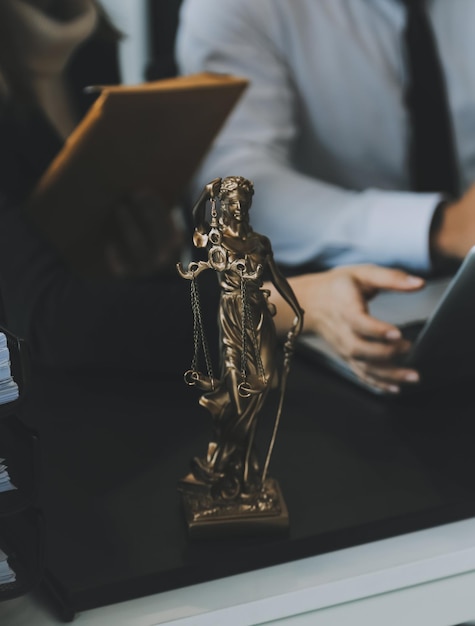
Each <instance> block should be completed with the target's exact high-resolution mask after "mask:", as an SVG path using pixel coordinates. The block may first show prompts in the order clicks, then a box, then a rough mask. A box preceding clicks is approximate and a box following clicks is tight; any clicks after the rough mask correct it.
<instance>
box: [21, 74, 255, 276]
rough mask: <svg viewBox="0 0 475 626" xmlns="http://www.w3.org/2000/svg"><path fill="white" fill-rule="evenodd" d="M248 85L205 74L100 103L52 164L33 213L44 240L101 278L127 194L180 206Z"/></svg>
mask: <svg viewBox="0 0 475 626" xmlns="http://www.w3.org/2000/svg"><path fill="white" fill-rule="evenodd" d="M247 84H248V81H247V80H246V79H243V78H238V77H234V76H228V75H223V74H211V73H201V74H194V75H189V76H180V77H176V78H172V79H166V80H160V81H155V82H150V83H144V84H141V85H137V86H120V85H119V86H104V87H95V88H92V89H97V90H99V91H100V95H99V97H98V98H97V100H96V101H95V102H94V104H93V105H92V106H91V108H90V109H89V111H88V113H87V114H86V115H85V117H84V118H83V120H82V121H81V122H80V123H79V125H78V126H77V127H76V129H75V130H74V131H73V133H72V134H71V135H70V137H69V138H68V139H67V141H66V143H65V145H64V147H63V148H62V150H61V151H60V153H59V154H58V155H57V157H56V158H55V159H54V161H53V162H52V163H51V165H50V166H49V168H48V169H47V171H46V172H45V174H44V175H43V177H42V178H41V179H40V181H39V183H38V185H37V187H36V188H35V190H34V191H33V194H32V196H31V198H30V200H29V202H28V205H27V209H26V210H27V213H28V214H29V216H30V218H31V219H32V221H33V222H34V223H35V224H36V226H37V227H38V229H39V230H40V231H41V232H42V233H43V234H44V236H45V237H46V238H47V239H48V240H49V241H50V242H51V243H52V244H53V246H55V247H56V248H57V249H58V250H59V252H60V253H61V254H62V256H63V257H64V258H65V259H66V260H67V261H68V262H69V263H70V265H71V266H72V268H73V269H74V270H76V271H77V272H78V273H80V274H83V275H87V276H97V275H101V274H103V270H104V260H103V258H102V250H103V245H102V244H103V232H104V228H105V225H106V223H107V219H108V217H109V216H110V214H111V211H112V210H113V208H114V206H115V205H116V203H117V201H119V200H120V199H121V198H123V197H124V194H128V193H132V192H134V191H137V190H140V189H147V190H150V191H153V192H155V193H156V194H157V195H158V196H159V197H160V198H161V200H162V202H163V205H164V207H165V208H171V207H173V206H174V204H175V203H176V202H177V201H178V200H179V199H180V197H181V195H182V193H183V191H184V189H185V187H186V185H187V183H188V182H189V180H190V179H191V177H192V175H193V173H194V172H195V171H196V169H197V167H198V165H199V163H200V161H201V160H202V159H203V157H204V156H205V153H206V152H207V150H208V149H209V147H210V145H211V143H212V141H213V139H214V138H215V136H216V135H217V133H218V132H219V130H220V128H221V126H222V125H223V123H224V121H225V119H226V118H227V116H228V115H229V113H230V111H231V110H232V109H233V107H234V105H235V104H236V102H237V101H238V99H239V97H240V96H241V94H242V93H243V91H244V89H245V88H246V86H247Z"/></svg>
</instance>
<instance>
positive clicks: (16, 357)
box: [0, 327, 43, 601]
mask: <svg viewBox="0 0 475 626" xmlns="http://www.w3.org/2000/svg"><path fill="white" fill-rule="evenodd" d="M0 332H3V333H4V334H5V335H6V337H7V345H8V348H9V351H10V360H11V370H12V376H13V379H14V380H15V382H16V383H17V385H18V387H19V397H18V399H17V400H14V401H12V402H8V403H5V404H2V405H0V457H3V458H5V459H6V463H7V466H8V473H9V475H10V478H11V480H12V482H13V484H14V485H15V486H16V487H17V489H16V490H13V491H7V492H4V493H0V548H1V549H2V550H3V551H4V552H5V553H6V554H7V556H8V563H9V565H10V567H11V568H12V569H13V571H14V572H15V574H16V580H15V581H14V582H12V583H7V584H0V601H3V600H9V599H12V598H16V597H18V596H21V595H23V594H25V593H27V592H29V591H31V589H33V587H35V586H36V585H37V584H38V583H39V581H40V579H41V574H42V562H43V531H42V516H41V513H40V511H39V510H38V508H37V493H38V482H39V476H38V468H39V446H38V437H37V435H36V433H35V432H34V431H33V430H32V429H31V428H29V427H27V426H25V425H24V424H23V423H22V422H21V421H20V420H19V419H18V417H17V416H16V413H17V409H18V407H19V405H20V404H21V402H22V400H23V398H24V395H25V393H26V389H27V386H28V376H29V371H28V368H29V365H28V364H29V360H28V354H27V346H26V345H25V343H24V342H23V340H21V339H19V338H18V337H15V335H13V334H12V333H10V332H9V331H8V330H7V329H5V328H2V327H0Z"/></svg>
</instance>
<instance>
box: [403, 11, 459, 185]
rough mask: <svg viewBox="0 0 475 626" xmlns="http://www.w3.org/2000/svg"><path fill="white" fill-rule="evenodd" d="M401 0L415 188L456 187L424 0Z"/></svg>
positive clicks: (438, 65)
mask: <svg viewBox="0 0 475 626" xmlns="http://www.w3.org/2000/svg"><path fill="white" fill-rule="evenodd" d="M402 2H403V3H404V4H405V5H406V10H407V22H406V29H405V32H404V36H405V42H406V47H407V58H408V66H409V87H408V92H407V105H408V108H409V113H410V120H411V132H412V137H411V148H410V167H411V183H412V188H413V189H414V190H416V191H442V192H445V193H447V194H448V195H450V196H453V197H456V196H457V195H458V193H459V180H458V172H457V160H456V156H455V147H454V139H453V130H452V122H451V117H450V112H449V106H448V98H447V90H446V86H445V81H444V74H443V70H442V66H441V63H440V59H439V55H438V52H437V45H436V41H435V37H434V32H433V30H432V26H431V24H430V21H429V18H428V15H427V11H426V2H425V0H402Z"/></svg>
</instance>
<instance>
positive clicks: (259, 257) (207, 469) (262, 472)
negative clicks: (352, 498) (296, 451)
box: [178, 176, 303, 536]
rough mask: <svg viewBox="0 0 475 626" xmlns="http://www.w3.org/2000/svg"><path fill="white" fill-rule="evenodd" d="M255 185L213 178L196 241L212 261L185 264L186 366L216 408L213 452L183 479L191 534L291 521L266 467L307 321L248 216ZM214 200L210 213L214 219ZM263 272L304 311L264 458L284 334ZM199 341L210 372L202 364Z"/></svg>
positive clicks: (189, 379)
mask: <svg viewBox="0 0 475 626" xmlns="http://www.w3.org/2000/svg"><path fill="white" fill-rule="evenodd" d="M253 193H254V189H253V184H252V183H251V182H250V181H249V180H247V179H245V178H243V177H241V176H230V177H228V178H225V179H223V180H222V179H220V178H217V179H215V180H213V181H212V182H211V183H209V184H208V185H206V187H205V189H204V190H203V192H202V194H201V196H200V198H199V200H198V202H197V203H196V205H195V207H194V209H193V218H194V223H195V231H194V236H193V242H194V244H195V246H196V247H198V248H207V250H208V258H207V261H198V262H191V263H190V264H189V266H188V270H184V268H183V267H182V266H181V264H178V271H179V273H180V275H181V276H182V277H183V278H186V279H188V280H190V281H191V294H192V308H193V315H194V330H195V333H194V334H195V352H194V357H193V362H192V365H191V368H190V369H189V370H188V371H187V372H185V382H186V383H187V384H188V385H193V386H197V387H198V388H199V389H201V390H203V391H204V392H205V393H204V394H203V395H202V396H201V398H200V404H201V405H202V406H203V407H205V408H206V409H207V410H208V411H209V412H210V414H211V416H212V418H213V432H212V437H211V441H210V442H209V444H208V450H207V453H206V455H204V456H202V457H195V458H194V459H193V460H192V463H191V472H190V473H189V474H188V475H187V476H185V478H183V479H182V480H181V481H180V490H181V491H182V493H183V501H184V506H185V513H186V517H187V522H188V527H189V530H190V533H191V535H192V536H203V535H207V534H208V535H211V534H216V533H217V532H219V531H224V532H230V533H234V532H242V533H246V532H255V531H258V530H268V529H277V528H286V527H287V526H288V513H287V509H286V506H285V502H284V500H283V497H282V494H281V492H280V489H279V486H278V483H277V481H275V480H274V479H272V478H269V477H268V476H267V471H268V466H269V461H270V458H271V455H272V451H273V447H274V442H275V437H276V433H277V429H278V425H279V421H280V415H281V411H282V403H283V397H284V390H285V385H286V378H287V373H288V369H289V363H290V357H291V354H292V350H293V343H294V340H295V338H296V337H297V335H298V334H299V333H300V332H301V329H302V324H303V310H302V309H301V308H300V306H299V303H298V301H297V299H296V297H295V294H294V292H293V291H292V288H291V287H290V285H289V283H288V282H287V280H286V279H285V277H284V276H283V275H282V274H281V272H280V271H279V269H278V268H277V266H276V264H275V261H274V258H273V254H272V247H271V244H270V241H269V239H268V238H267V237H264V236H263V235H259V234H258V233H255V232H254V231H253V229H252V228H251V226H250V224H249V209H250V207H251V202H252V196H253ZM208 201H210V202H211V223H208V222H207V221H206V219H205V212H206V205H207V202H208ZM218 201H219V209H220V215H218ZM208 269H213V270H215V271H216V272H217V274H218V278H219V282H220V286H221V297H220V305H219V316H218V317H219V332H220V349H221V360H220V368H221V372H220V376H219V378H215V377H214V375H213V372H212V366H211V360H210V357H209V352H208V348H207V343H206V339H205V335H204V329H203V323H202V317H201V307H200V300H199V290H198V283H197V281H196V279H197V277H198V276H199V274H200V273H201V272H203V271H205V270H208ZM264 277H265V278H268V279H269V280H270V281H271V282H272V284H273V285H274V286H275V288H276V289H277V291H278V292H279V293H280V294H281V295H282V297H283V298H284V300H285V301H286V302H288V304H289V305H290V306H291V307H292V309H293V310H294V312H295V319H294V323H293V326H292V328H291V329H290V330H289V332H288V335H287V340H286V342H285V344H284V359H283V366H282V373H281V375H280V400H279V404H278V409H277V415H276V418H275V424H274V428H273V434H272V437H271V440H270V443H269V446H268V450H267V454H266V457H265V462H264V464H263V466H261V464H260V462H259V459H258V454H257V451H256V447H255V435H256V428H257V422H258V415H259V412H260V410H261V408H262V406H263V404H264V401H265V399H266V397H267V394H268V392H269V390H270V389H271V388H276V387H278V386H279V372H278V367H277V365H278V359H277V337H276V330H275V326H274V321H273V319H272V318H273V316H274V315H275V307H274V305H273V304H272V303H271V302H270V301H269V295H270V293H269V291H268V290H266V289H264V288H263V281H264ZM200 348H202V350H203V353H204V360H205V362H206V369H207V372H206V373H202V372H199V371H198V367H197V363H198V352H199V349H200Z"/></svg>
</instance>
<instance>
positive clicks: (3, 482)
mask: <svg viewBox="0 0 475 626" xmlns="http://www.w3.org/2000/svg"><path fill="white" fill-rule="evenodd" d="M12 489H16V487H15V485H14V484H13V483H12V481H11V480H10V476H9V474H8V468H7V466H6V464H5V459H1V458H0V493H3V492H4V491H11V490H12Z"/></svg>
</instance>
